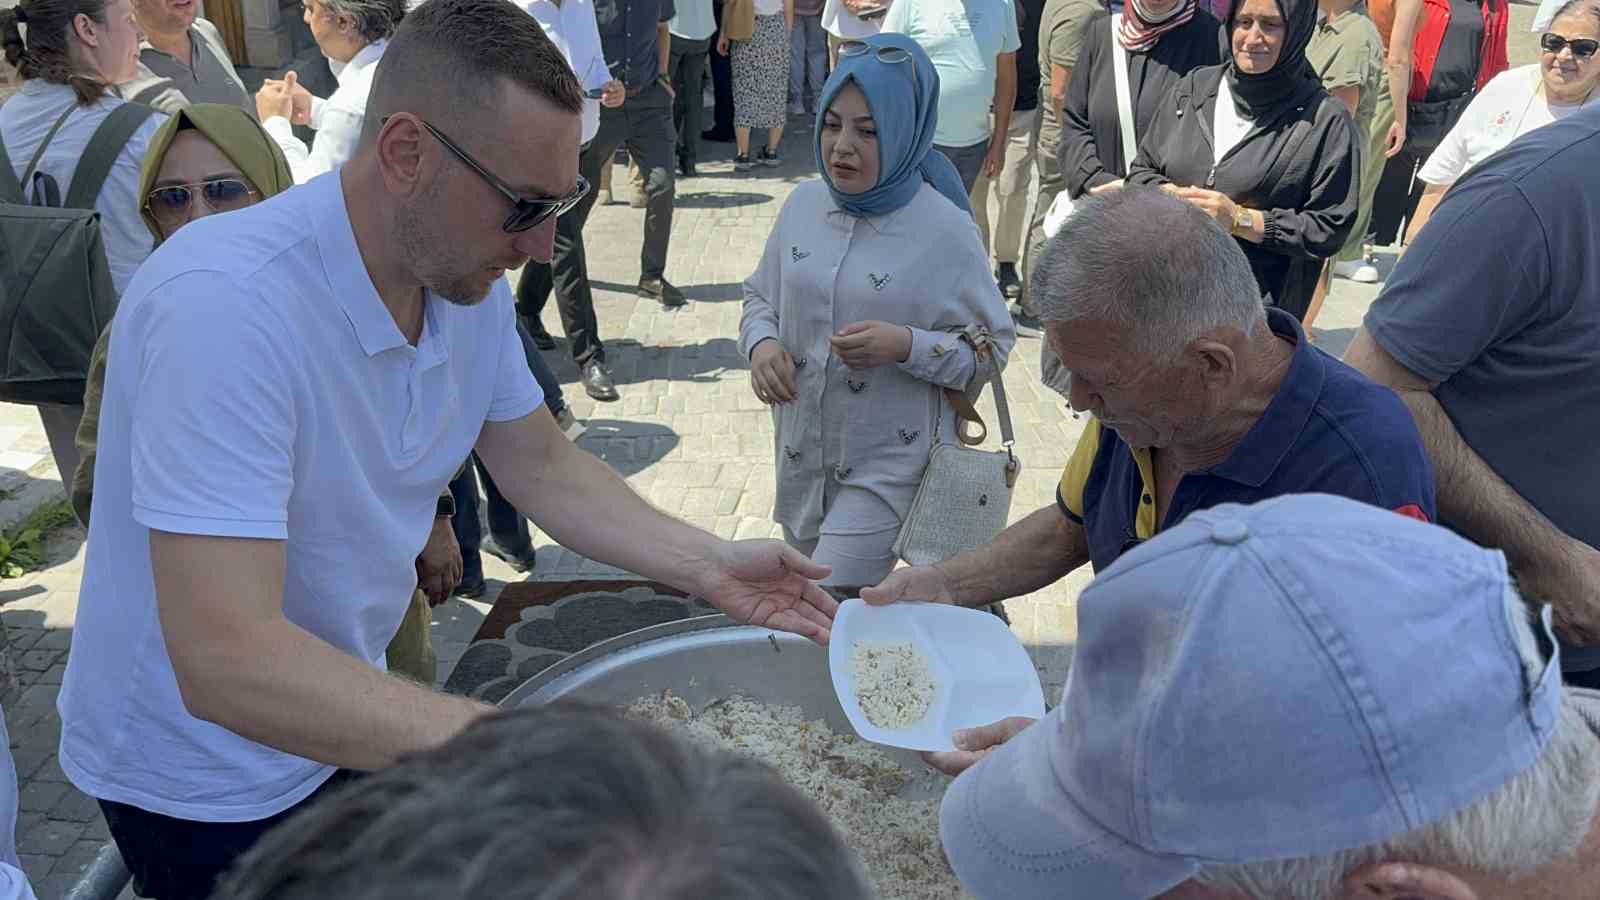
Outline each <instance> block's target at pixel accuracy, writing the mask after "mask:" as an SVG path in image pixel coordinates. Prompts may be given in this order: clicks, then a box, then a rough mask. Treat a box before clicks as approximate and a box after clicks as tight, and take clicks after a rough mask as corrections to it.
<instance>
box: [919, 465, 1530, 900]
mask: <svg viewBox="0 0 1600 900" xmlns="http://www.w3.org/2000/svg"><path fill="white" fill-rule="evenodd" d="M1517 617H1522V618H1524V619H1525V618H1526V614H1525V612H1524V611H1523V606H1522V603H1521V600H1520V598H1519V597H1518V596H1517V594H1516V589H1515V587H1514V586H1513V584H1512V582H1511V579H1510V577H1509V576H1508V574H1507V572H1506V565H1505V558H1504V557H1503V556H1502V555H1501V554H1500V553H1499V552H1496V551H1491V550H1484V549H1482V548H1480V547H1477V546H1475V545H1473V544H1471V543H1469V542H1468V541H1466V540H1463V539H1462V538H1460V537H1457V536H1456V535H1454V534H1452V533H1451V532H1449V531H1447V530H1445V529H1443V528H1439V527H1436V526H1433V525H1428V524H1425V523H1422V522H1418V521H1415V520H1413V519H1410V518H1407V517H1405V516H1401V515H1397V514H1395V513H1393V512H1390V511H1387V510H1383V509H1378V508H1376V507H1371V506H1367V505H1364V504H1361V503H1357V502H1355V501H1352V500H1348V499H1344V498H1340V497H1331V496H1326V495H1300V496H1292V497H1282V498H1278V499H1274V500H1269V501H1265V502H1263V503H1258V504H1254V505H1250V506H1241V505H1236V504H1229V505H1225V506H1219V507H1216V508H1214V509H1211V510H1208V511H1205V512H1201V513H1197V514H1195V515H1192V516H1190V517H1189V518H1188V519H1186V520H1185V521H1184V522H1183V524H1181V525H1179V526H1177V527H1175V528H1173V529H1172V530H1170V531H1168V532H1165V533H1163V534H1161V535H1159V536H1157V537H1156V538H1155V539H1154V540H1151V541H1148V542H1146V543H1145V544H1143V545H1141V546H1139V547H1137V548H1135V549H1133V550H1131V551H1129V552H1128V553H1127V554H1125V555H1123V557H1122V558H1121V559H1119V560H1118V561H1117V562H1116V563H1115V564H1114V565H1112V566H1111V567H1109V568H1108V569H1106V571H1105V572H1104V573H1102V574H1101V575H1100V577H1098V578H1097V579H1096V580H1095V581H1094V583H1093V584H1091V585H1090V586H1089V587H1088V588H1087V589H1085V591H1084V592H1083V595H1082V597H1081V598H1080V599H1079V604H1078V645H1077V653H1076V655H1075V657H1074V658H1073V664H1072V670H1071V673H1070V675H1069V677H1068V680H1067V686H1066V689H1065V691H1064V694H1063V697H1062V702H1061V705H1060V706H1059V707H1057V708H1056V709H1055V710H1054V711H1052V712H1051V713H1050V714H1049V715H1048V716H1046V717H1045V718H1044V719H1042V720H1040V721H1039V722H1037V723H1036V724H1034V725H1033V726H1031V727H1029V728H1028V729H1027V730H1025V731H1024V732H1022V734H1020V735H1018V736H1017V737H1015V738H1013V739H1012V740H1011V741H1009V742H1008V743H1007V744H1005V745H1004V746H1002V747H1000V748H999V749H997V750H996V751H995V752H994V753H992V754H990V755H989V756H988V757H987V758H985V759H984V760H983V761H982V762H981V763H979V764H978V765H976V766H974V767H973V768H971V769H970V770H968V771H967V772H965V773H964V774H962V776H961V777H960V778H958V779H956V781H955V783H954V784H953V785H951V787H950V790H949V792H948V793H947V794H946V796H945V799H944V804H943V809H942V812H941V821H940V831H941V835H942V837H943V840H944V846H945V852H946V854H947V855H948V857H949V859H950V863H951V865H952V866H953V867H954V869H955V872H956V875H957V876H958V877H959V878H960V879H961V881H962V883H963V884H964V885H965V886H966V887H967V889H968V890H969V891H971V892H972V893H973V894H974V895H976V896H977V897H979V898H983V900H991V898H992V900H1001V898H1004V900H1030V898H1040V900H1044V898H1049V900H1149V898H1151V897H1154V896H1157V895H1159V894H1161V893H1162V892H1164V891H1167V890H1169V889H1171V888H1173V887H1175V886H1177V885H1179V884H1181V883H1183V882H1184V881H1186V880H1188V879H1189V878H1190V877H1191V876H1193V875H1194V874H1195V873H1196V872H1198V871H1199V870H1200V869H1201V868H1202V867H1204V866H1206V865H1208V864H1219V865H1227V864H1240V863H1247V862H1259V861H1264V860H1270V859H1290V858H1298V857H1306V856H1317V855H1321V854H1327V853H1333V852H1336V851H1339V850H1347V849H1351V848H1355V847H1362V846H1367V845H1371V844H1375V843H1379V842H1381V841H1384V840H1386V839H1389V838H1392V837H1395V836H1397V835H1400V834H1403V833H1405V832H1408V831H1411V830H1413V829H1416V828H1419V827H1421V826H1423V825H1427V824H1429V823H1432V822H1435V821H1438V820H1439V819H1441V818H1443V817H1445V816H1447V815H1449V814H1450V813H1452V812H1455V811H1457V810H1459V809H1462V808H1463V807H1466V806H1468V805H1470V804H1472V803H1473V802H1475V801H1477V800H1480V799H1482V798H1484V797H1486V796H1488V795H1489V794H1490V793H1492V792H1493V791H1494V790H1495V789H1497V788H1499V787H1500V786H1502V785H1504V784H1505V783H1506V782H1507V781H1509V780H1510V779H1511V778H1512V777H1514V776H1515V775H1517V774H1518V773H1520V772H1522V771H1524V770H1525V769H1527V768H1528V767H1529V766H1531V765H1532V764H1533V763H1534V762H1535V761H1536V760H1537V759H1538V758H1539V756H1540V753H1541V752H1542V751H1543V749H1544V746H1545V744H1546V743H1547V742H1548V740H1549V739H1550V736H1551V734H1552V732H1553V730H1554V728H1555V726H1556V721H1557V718H1558V715H1559V712H1560V706H1561V702H1562V687H1561V681H1560V672H1561V666H1560V661H1559V659H1558V658H1557V654H1556V650H1555V647H1554V638H1553V636H1552V635H1551V634H1550V624H1549V613H1548V610H1546V611H1545V613H1544V615H1543V617H1542V623H1541V624H1540V625H1539V626H1537V627H1536V628H1535V631H1536V633H1537V634H1538V636H1539V640H1538V641H1537V644H1538V646H1532V647H1531V649H1519V647H1521V648H1528V647H1529V645H1530V642H1529V641H1527V640H1525V639H1524V640H1523V641H1522V642H1521V644H1520V645H1519V643H1518V641H1517V639H1516V634H1517V633H1518V629H1521V630H1522V633H1523V634H1524V635H1525V634H1526V633H1527V632H1526V628H1525V626H1523V625H1522V624H1521V623H1519V622H1518V621H1516V619H1517Z"/></svg>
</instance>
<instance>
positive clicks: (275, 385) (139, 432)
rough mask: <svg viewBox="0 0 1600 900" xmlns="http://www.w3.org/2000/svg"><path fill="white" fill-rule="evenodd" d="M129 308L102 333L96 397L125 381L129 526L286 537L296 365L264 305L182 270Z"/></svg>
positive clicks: (217, 280)
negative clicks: (105, 360) (101, 386)
mask: <svg viewBox="0 0 1600 900" xmlns="http://www.w3.org/2000/svg"><path fill="white" fill-rule="evenodd" d="M135 302H137V303H139V306H138V308H136V309H133V310H130V315H128V316H127V317H126V318H125V319H124V317H122V316H119V317H118V321H117V327H116V329H114V330H113V331H112V333H111V354H110V358H111V359H112V360H113V362H112V364H111V370H110V373H109V375H108V380H109V381H111V382H112V384H111V385H110V387H111V390H110V391H108V396H115V393H113V392H114V391H115V387H114V384H115V382H116V381H117V380H119V379H120V378H132V379H135V382H136V385H137V387H136V389H135V391H134V392H133V393H132V397H133V409H132V410H131V412H132V434H131V437H130V445H131V449H132V470H133V515H134V518H135V519H136V520H137V521H138V522H139V523H140V524H141V525H144V526H145V527H147V528H152V529H159V530H161V531H171V532H175V533H179V534H200V535H212V536H217V537H239V538H262V539H272V540H285V539H287V537H288V504H289V496H290V494H291V492H292V489H293V487H294V454H295V435H296V430H297V425H298V422H297V419H298V413H297V409H296V404H295V375H294V371H295V369H296V368H297V367H296V366H295V363H294V348H293V347H292V346H289V343H290V342H289V341H288V340H287V338H286V332H285V330H284V328H283V326H282V324H281V322H280V320H279V319H278V317H277V313H276V312H274V311H273V308H272V304H271V303H269V302H267V301H265V300H263V299H262V298H260V297H258V296H256V295H255V293H254V291H253V290H251V289H249V288H244V289H241V287H240V286H239V285H237V284H235V283H233V282H232V281H230V280H229V279H227V278H226V277H224V276H223V275H222V274H221V273H217V272H187V273H184V274H182V275H179V276H177V277H175V278H173V279H171V280H169V281H167V282H165V283H164V284H160V285H157V286H155V287H154V288H153V289H152V291H151V294H150V295H149V296H145V297H143V298H138V299H136V300H135ZM119 356H120V357H121V358H122V359H123V360H124V362H123V363H121V364H119V363H117V362H116V361H115V360H117V358H118V357H119ZM117 393H120V392H117Z"/></svg>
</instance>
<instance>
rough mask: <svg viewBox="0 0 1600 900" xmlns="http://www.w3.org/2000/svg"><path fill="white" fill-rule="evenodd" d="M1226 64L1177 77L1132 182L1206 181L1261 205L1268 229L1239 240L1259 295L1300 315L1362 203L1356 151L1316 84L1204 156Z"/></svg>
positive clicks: (1345, 120) (1144, 141) (1343, 115)
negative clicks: (1257, 237) (1260, 236)
mask: <svg viewBox="0 0 1600 900" xmlns="http://www.w3.org/2000/svg"><path fill="white" fill-rule="evenodd" d="M1222 77H1223V68H1222V67H1221V66H1211V67H1207V68H1204V69H1196V70H1195V71H1193V72H1191V73H1189V74H1188V75H1186V76H1184V77H1183V78H1182V79H1180V80H1179V81H1178V83H1177V85H1176V86H1175V87H1174V88H1173V89H1172V94H1171V95H1170V96H1169V97H1168V100H1167V103H1166V104H1165V105H1164V106H1162V107H1161V111H1160V112H1159V113H1158V114H1157V116H1156V119H1155V122H1154V123H1153V124H1152V126H1151V128H1150V131H1149V132H1148V133H1147V134H1145V135H1144V136H1143V137H1142V138H1141V140H1140V142H1139V158H1138V159H1136V160H1134V162H1133V166H1132V167H1131V171H1130V172H1129V174H1128V182H1129V183H1130V184H1144V185H1161V184H1166V183H1168V182H1171V183H1173V184H1176V185H1179V186H1180V187H1204V188H1209V189H1211V190H1214V191H1220V192H1222V193H1224V194H1226V195H1228V197H1229V198H1230V199H1232V200H1233V201H1234V202H1235V203H1238V204H1241V205H1243V206H1245V207H1248V208H1250V209H1255V210H1260V211H1261V212H1262V214H1263V215H1264V217H1265V219H1266V238H1265V239H1264V240H1263V241H1262V242H1261V243H1260V244H1254V243H1251V242H1249V241H1244V240H1241V241H1239V245H1240V246H1241V247H1243V248H1244V252H1245V256H1247V257H1249V259H1250V268H1251V270H1252V271H1254V272H1255V276H1256V284H1257V285H1258V286H1259V287H1260V288H1261V298H1262V300H1263V301H1265V302H1266V303H1267V304H1268V305H1271V306H1277V307H1279V308H1281V309H1283V310H1286V311H1288V312H1290V313H1293V314H1294V315H1295V317H1296V318H1301V319H1303V318H1305V313H1306V309H1307V308H1308V307H1309V306H1310V305H1311V295H1312V294H1313V292H1315V290H1316V286H1317V277H1318V275H1320V274H1321V270H1322V264H1323V261H1324V260H1325V259H1327V258H1328V257H1330V256H1332V255H1333V254H1334V253H1337V252H1338V251H1339V248H1340V247H1342V246H1344V242H1345V238H1346V237H1348V236H1349V234H1350V229H1351V228H1353V227H1354V226H1355V221H1356V207H1357V204H1358V203H1359V199H1360V198H1359V196H1358V194H1359V191H1358V190H1357V188H1358V187H1359V182H1360V180H1361V178H1360V172H1361V165H1360V151H1359V149H1358V148H1357V144H1356V128H1355V126H1354V125H1353V124H1352V123H1351V121H1350V113H1349V112H1348V111H1347V110H1346V109H1345V106H1344V104H1343V103H1340V102H1339V101H1337V100H1335V99H1333V97H1332V96H1330V95H1329V94H1328V93H1327V92H1326V91H1324V90H1322V89H1321V88H1317V89H1316V90H1315V91H1314V92H1313V93H1311V94H1309V95H1308V97H1307V99H1306V100H1305V101H1304V102H1302V103H1300V104H1298V105H1293V106H1288V107H1285V108H1284V109H1283V111H1282V112H1280V113H1279V114H1277V115H1276V116H1273V117H1271V118H1269V119H1268V120H1265V121H1260V122H1257V123H1256V127H1255V128H1253V129H1251V131H1250V133H1249V134H1247V135H1245V138H1244V141H1243V142H1241V143H1240V144H1239V145H1238V146H1237V147H1234V148H1233V149H1232V150H1230V151H1228V153H1227V155H1226V156H1224V157H1223V158H1222V161H1221V162H1220V163H1219V164H1217V165H1216V166H1213V165H1212V164H1211V161H1212V158H1213V157H1214V155H1215V154H1214V152H1213V150H1212V147H1213V146H1214V145H1213V143H1212V134H1211V124H1212V121H1213V116H1214V115H1215V109H1216V103H1217V84H1218V83H1219V82H1220V81H1221V80H1222Z"/></svg>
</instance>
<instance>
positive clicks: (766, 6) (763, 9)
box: [755, 0, 783, 16]
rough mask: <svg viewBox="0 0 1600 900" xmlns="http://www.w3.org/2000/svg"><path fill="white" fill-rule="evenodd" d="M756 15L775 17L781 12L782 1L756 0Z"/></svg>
mask: <svg viewBox="0 0 1600 900" xmlns="http://www.w3.org/2000/svg"><path fill="white" fill-rule="evenodd" d="M755 6H756V15H758V16H775V15H778V14H779V13H781V12H783V0H756V4H755Z"/></svg>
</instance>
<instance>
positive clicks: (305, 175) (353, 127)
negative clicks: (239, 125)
mask: <svg viewBox="0 0 1600 900" xmlns="http://www.w3.org/2000/svg"><path fill="white" fill-rule="evenodd" d="M312 107H313V115H315V116H316V122H317V136H316V138H315V139H314V140H312V142H311V147H310V149H309V150H308V149H307V148H306V145H305V144H304V143H303V142H301V140H300V139H299V138H297V137H295V136H294V130H293V129H291V128H290V127H289V120H288V119H285V118H284V117H282V116H273V117H272V118H270V119H267V120H266V121H265V122H263V123H261V125H262V127H263V128H265V129H266V131H267V134H270V135H272V139H273V140H275V141H277V142H278V147H279V148H280V149H282V150H283V155H284V157H285V158H287V159H288V160H289V171H291V172H293V173H294V183H295V184H305V183H306V182H308V181H310V180H311V179H313V178H315V177H317V176H318V175H321V174H323V173H324V172H331V171H333V170H334V169H337V168H339V167H340V166H342V165H344V164H345V162H347V161H348V160H349V159H350V157H352V156H354V155H355V152H356V144H357V143H358V142H359V141H360V140H361V125H362V122H363V121H364V120H365V119H366V110H364V109H363V110H350V109H346V108H345V107H344V105H343V104H341V103H339V102H338V101H337V100H329V101H327V102H326V103H324V104H323V105H322V108H321V110H320V112H318V111H316V104H315V103H313V104H312Z"/></svg>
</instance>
